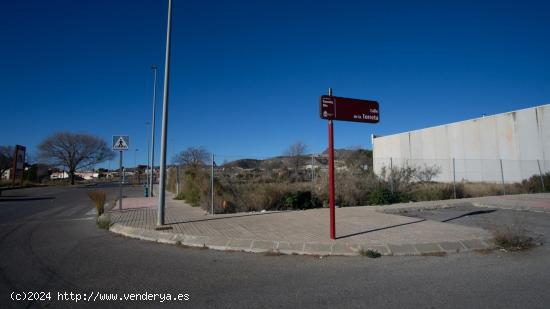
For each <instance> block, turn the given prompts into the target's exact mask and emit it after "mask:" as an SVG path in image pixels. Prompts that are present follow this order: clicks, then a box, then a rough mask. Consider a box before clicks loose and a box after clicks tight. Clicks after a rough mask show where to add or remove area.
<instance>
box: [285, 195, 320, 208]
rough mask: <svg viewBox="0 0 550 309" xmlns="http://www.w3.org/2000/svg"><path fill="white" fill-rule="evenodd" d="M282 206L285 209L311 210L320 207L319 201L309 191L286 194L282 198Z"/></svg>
mask: <svg viewBox="0 0 550 309" xmlns="http://www.w3.org/2000/svg"><path fill="white" fill-rule="evenodd" d="M281 204H282V206H283V207H284V208H285V209H311V208H318V207H321V206H322V203H321V201H320V200H319V199H317V198H316V197H315V196H313V195H312V194H311V191H296V192H288V193H286V194H285V195H283V197H282V203H281Z"/></svg>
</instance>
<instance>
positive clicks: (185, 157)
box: [174, 147, 210, 167]
mask: <svg viewBox="0 0 550 309" xmlns="http://www.w3.org/2000/svg"><path fill="white" fill-rule="evenodd" d="M209 159H210V153H209V152H208V150H206V148H204V147H198V148H195V147H189V148H187V149H185V150H184V151H182V152H180V153H178V154H177V155H176V156H175V158H174V162H175V163H177V164H179V165H183V166H188V167H199V166H202V165H205V164H207V162H208V161H209Z"/></svg>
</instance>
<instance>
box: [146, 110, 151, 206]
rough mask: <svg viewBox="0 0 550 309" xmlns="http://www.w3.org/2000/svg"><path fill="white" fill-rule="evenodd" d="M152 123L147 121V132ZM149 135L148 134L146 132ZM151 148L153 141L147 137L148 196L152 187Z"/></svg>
mask: <svg viewBox="0 0 550 309" xmlns="http://www.w3.org/2000/svg"><path fill="white" fill-rule="evenodd" d="M150 124H151V123H150V122H149V121H147V122H146V123H145V125H146V126H147V130H146V131H145V132H149V125H150ZM146 135H147V134H146ZM150 149H151V141H150V140H149V139H148V138H147V153H146V154H145V155H147V168H146V169H145V177H146V179H145V181H146V184H145V187H147V197H149V196H150V195H149V191H151V187H149V185H150V183H149V175H150V174H151V169H150V167H151V166H150V165H151V157H149V154H150V151H151V150H150Z"/></svg>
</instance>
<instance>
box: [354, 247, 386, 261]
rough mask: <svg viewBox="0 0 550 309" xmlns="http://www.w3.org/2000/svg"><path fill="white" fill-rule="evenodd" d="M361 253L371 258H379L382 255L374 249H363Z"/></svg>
mask: <svg viewBox="0 0 550 309" xmlns="http://www.w3.org/2000/svg"><path fill="white" fill-rule="evenodd" d="M359 254H361V255H362V256H366V257H369V258H372V259H376V258H379V257H381V256H382V254H381V253H380V252H378V251H376V250H372V249H367V250H365V249H361V250H360V251H359Z"/></svg>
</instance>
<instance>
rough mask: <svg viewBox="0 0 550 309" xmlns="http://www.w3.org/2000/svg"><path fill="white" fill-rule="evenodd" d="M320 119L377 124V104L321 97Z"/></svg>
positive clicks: (378, 116) (367, 101) (378, 117)
mask: <svg viewBox="0 0 550 309" xmlns="http://www.w3.org/2000/svg"><path fill="white" fill-rule="evenodd" d="M319 110H320V114H321V119H328V120H343V121H354V122H367V123H378V122H379V121H380V109H379V107H378V102H376V101H371V100H359V99H351V98H342V97H334V96H328V95H323V96H321V100H320V109H319Z"/></svg>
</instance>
